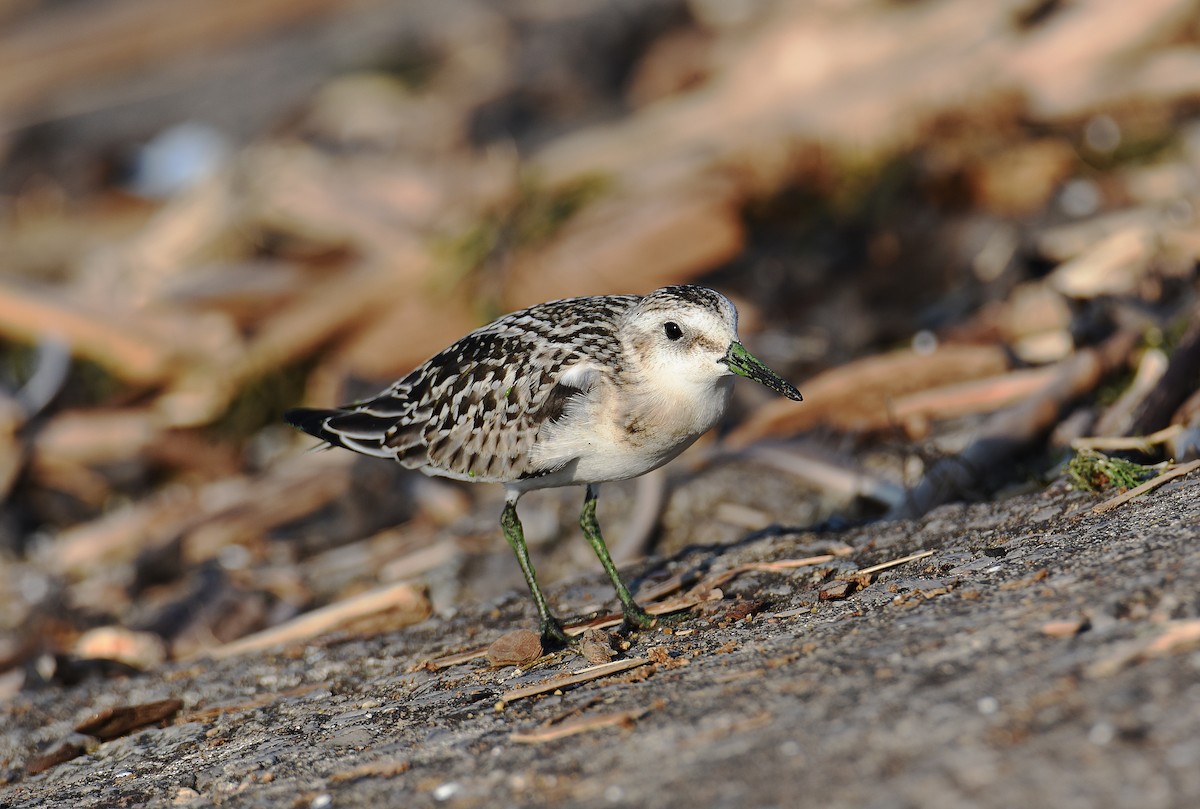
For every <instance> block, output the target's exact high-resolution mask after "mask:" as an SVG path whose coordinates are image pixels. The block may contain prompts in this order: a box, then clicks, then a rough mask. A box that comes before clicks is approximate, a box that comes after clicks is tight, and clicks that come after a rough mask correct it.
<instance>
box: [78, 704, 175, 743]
mask: <svg viewBox="0 0 1200 809" xmlns="http://www.w3.org/2000/svg"><path fill="white" fill-rule="evenodd" d="M182 707H183V700H180V699H175V698H171V699H162V700H158V701H157V702H143V703H141V704H139V705H121V706H119V707H116V708H106V709H104V710H103V711H100V712H99V713H96V714H93V715H92V716H89V717H88V718H87V719H85V720H83V721H82V722H80V723H79V724H78V725H76V726H75V732H76V733H83V734H86V735H88V736H95V737H96V738H97V739H100V740H101V741H105V742H106V741H109V740H110V739H116V738H118V737H120V736H124V735H126V734H127V733H132V732H133V731H135V730H140V729H141V728H144V727H148V726H150V725H156V724H158V723H159V722H164V721H166V720H168V719H170V718H171V717H173V716H174V715H175V714H177V713H179V709H180V708H182Z"/></svg>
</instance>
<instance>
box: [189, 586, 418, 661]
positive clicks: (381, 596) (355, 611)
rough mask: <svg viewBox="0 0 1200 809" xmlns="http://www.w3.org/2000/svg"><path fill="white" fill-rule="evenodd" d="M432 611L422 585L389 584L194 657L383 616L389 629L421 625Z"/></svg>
mask: <svg viewBox="0 0 1200 809" xmlns="http://www.w3.org/2000/svg"><path fill="white" fill-rule="evenodd" d="M432 612H433V605H432V604H431V603H430V602H429V597H428V596H427V595H426V594H425V591H424V589H423V588H420V587H416V586H414V585H412V584H405V583H400V584H389V585H387V586H385V587H379V588H377V589H375V590H372V591H370V592H368V593H363V594H361V595H357V596H353V597H351V598H347V599H344V600H342V601H339V602H337V603H335V604H330V605H329V606H327V607H322V608H320V609H316V610H313V611H311V612H307V613H305V614H303V615H301V616H299V617H297V618H294V619H292V620H291V621H288V622H287V623H284V624H280V625H279V626H273V627H271V628H270V629H265V630H263V631H262V632H256V633H255V634H253V635H247V636H246V637H244V638H239V639H237V640H235V641H233V642H232V643H226V644H224V645H223V646H218V647H216V648H215V649H209V650H206V651H200V652H197V653H195V654H194V655H192V656H193V657H200V656H204V657H211V658H215V659H218V660H219V659H222V658H226V657H233V656H235V655H240V654H248V653H250V652H259V651H263V650H264V649H271V648H276V647H284V646H288V645H292V644H299V643H304V642H306V641H309V640H311V639H313V638H315V637H317V636H319V635H324V634H326V633H329V632H332V631H334V630H336V629H338V628H340V627H343V626H346V625H348V624H352V623H354V622H356V621H361V620H363V619H365V618H376V617H378V618H382V619H384V620H386V622H387V625H388V628H389V629H398V628H400V627H405V626H412V625H413V624H418V623H420V622H421V621H424V620H425V619H426V618H428V617H429V616H430V614H432Z"/></svg>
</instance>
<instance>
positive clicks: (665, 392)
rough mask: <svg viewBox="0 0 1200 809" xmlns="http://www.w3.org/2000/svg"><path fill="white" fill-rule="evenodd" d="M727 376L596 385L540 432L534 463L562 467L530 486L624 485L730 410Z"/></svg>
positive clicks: (669, 456)
mask: <svg viewBox="0 0 1200 809" xmlns="http://www.w3.org/2000/svg"><path fill="white" fill-rule="evenodd" d="M731 389H732V379H730V378H729V377H725V378H721V379H716V380H712V381H706V382H704V383H702V384H686V383H685V384H674V385H669V386H667V385H655V384H640V385H635V386H628V385H626V386H621V387H618V386H616V385H613V384H602V385H597V386H596V387H594V388H593V389H592V390H591V391H589V393H588V395H587V396H584V397H580V398H579V399H578V400H576V401H575V402H573V403H572V404H571V405H570V406H569V407H568V409H567V411H566V412H565V413H564V415H563V418H562V419H560V420H559V421H557V422H555V423H553V424H548V425H546V426H545V427H544V428H543V430H542V432H540V433H539V434H538V440H537V442H536V444H535V446H534V449H533V460H534V461H535V463H537V464H538V465H542V464H545V465H548V466H555V467H559V466H561V467H562V471H561V472H560V473H559V474H551V475H548V476H547V477H546V478H541V479H539V480H538V481H537V482H536V483H535V482H534V481H530V483H531V484H533V485H531V486H530V488H535V487H536V488H540V487H542V486H568V485H573V484H577V483H601V482H604V481H611V480H626V479H628V478H633V477H637V476H638V475H642V474H645V473H646V472H649V471H651V470H652V469H657V468H658V467H660V466H662V465H663V464H665V463H667V462H668V461H670V460H671V459H673V458H675V457H676V456H677V455H679V453H681V452H683V451H684V450H685V449H687V448H688V447H689V446H691V444H692V443H693V442H694V441H695V440H696V439H697V438H699V437H700V436H701V435H703V434H704V433H706V432H707V431H708V430H710V429H711V428H712V427H713V426H714V425H715V424H716V423H717V421H718V420H719V419H720V418H721V416H722V415H723V414H724V412H725V408H726V405H727V404H728V402H729V393H730V390H731Z"/></svg>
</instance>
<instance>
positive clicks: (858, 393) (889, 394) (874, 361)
mask: <svg viewBox="0 0 1200 809" xmlns="http://www.w3.org/2000/svg"><path fill="white" fill-rule="evenodd" d="M1008 365H1009V360H1008V355H1007V354H1006V353H1005V352H1004V350H1003V349H1001V348H999V347H996V346H953V345H947V346H942V347H940V348H938V349H937V350H935V351H933V352H931V353H928V354H918V353H917V352H915V351H910V350H904V351H896V352H893V353H890V354H883V355H879V356H875V357H867V358H865V359H861V360H857V361H855V362H851V363H848V364H846V365H843V366H839V367H837V368H833V369H831V370H829V371H826V372H824V373H822V374H819V375H817V376H815V377H813V378H812V379H810V380H808V381H807V382H805V383H804V384H802V385H801V386H800V388H801V389H802V390H803V392H804V406H803V407H796V406H795V405H794V404H793V403H790V402H789V403H786V404H790V405H791V406H790V407H788V406H784V405H782V404H781V403H780V402H778V401H770V402H768V403H767V404H765V405H763V406H762V407H760V408H759V409H758V410H757V411H755V412H754V413H753V414H752V415H751V416H750V417H749V418H748V419H746V421H745V422H744V423H743V424H741V425H740V426H738V427H737V428H735V429H734V430H733V431H732V432H731V433H730V434H729V436H728V437H727V439H726V443H727V444H728V446H730V447H734V448H738V447H744V446H746V445H748V444H751V443H753V442H754V441H757V440H759V439H761V438H765V437H767V436H780V435H792V434H795V433H798V432H802V431H803V430H807V429H811V428H812V427H815V426H816V425H818V424H829V425H831V426H833V427H835V428H838V429H842V430H878V429H883V428H886V427H889V426H891V425H893V424H894V423H895V416H894V413H893V410H892V405H893V402H894V400H895V399H896V398H897V397H900V396H905V395H908V394H912V393H915V392H917V391H922V390H927V389H930V388H937V387H940V386H942V385H946V384H951V383H959V382H965V381H967V380H971V379H980V378H983V377H988V376H993V375H995V374H999V373H1002V372H1004V371H1007V370H1008Z"/></svg>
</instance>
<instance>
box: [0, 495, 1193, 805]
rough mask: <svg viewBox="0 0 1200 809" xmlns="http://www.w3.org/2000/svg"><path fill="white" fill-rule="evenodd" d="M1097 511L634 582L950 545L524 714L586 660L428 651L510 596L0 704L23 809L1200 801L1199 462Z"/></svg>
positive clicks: (978, 515) (518, 597) (631, 656)
mask: <svg viewBox="0 0 1200 809" xmlns="http://www.w3.org/2000/svg"><path fill="white" fill-rule="evenodd" d="M1097 501H1098V498H1097V497H1096V496H1094V495H1089V494H1083V493H1078V492H1071V491H1068V490H1067V488H1066V487H1065V486H1064V485H1063V484H1061V483H1059V484H1055V485H1053V486H1051V487H1050V488H1049V489H1047V490H1045V491H1044V492H1040V493H1036V494H1029V495H1022V496H1019V497H1016V498H1013V499H1010V500H1006V501H1003V502H999V503H992V504H977V505H969V506H964V505H953V506H947V507H943V508H940V509H938V510H937V511H935V512H933V513H932V514H931V515H929V516H928V517H926V518H924V519H922V520H919V521H915V522H894V523H882V524H874V525H870V526H866V527H863V528H859V529H854V530H852V531H849V532H846V533H843V534H836V535H835V534H825V535H822V534H813V533H808V532H792V531H787V530H779V531H767V532H763V533H760V534H758V535H754V536H751V537H748V538H747V539H746V540H744V541H743V542H741V543H738V544H736V545H734V546H730V547H728V548H725V549H719V550H714V549H712V548H711V547H703V548H702V547H693V548H691V549H685V550H684V551H682V552H681V553H679V554H678V555H677V556H675V557H673V558H670V559H665V560H656V561H652V562H649V563H646V564H645V565H643V566H642V567H641V568H640V569H639V570H638V571H637V573H640V574H642V575H648V576H654V575H664V574H667V573H686V572H688V571H698V572H704V573H706V574H711V573H713V572H718V571H721V570H724V569H728V568H731V567H733V566H736V565H740V564H744V563H749V562H758V561H764V560H779V559H790V558H799V557H805V556H808V555H811V554H814V553H821V552H822V551H823V550H826V549H828V548H829V547H831V546H833V545H836V544H840V543H847V544H849V545H850V546H852V547H853V548H854V551H853V553H851V554H850V555H849V556H848V557H845V559H846V562H845V563H844V564H845V565H846V566H847V567H849V566H850V564H849V562H850V561H853V563H855V564H857V565H858V566H859V567H863V566H867V565H872V564H875V563H878V562H885V561H888V560H890V559H896V558H899V557H902V556H904V555H906V554H910V553H913V552H917V551H921V550H931V551H933V554H932V555H931V556H928V557H926V558H923V559H920V560H917V561H913V562H909V563H907V564H904V565H900V566H898V567H894V568H892V569H889V570H886V571H884V572H882V573H880V574H879V575H878V576H877V578H875V580H874V581H873V582H871V583H869V584H868V585H867V586H865V587H863V588H862V589H860V590H858V591H857V592H851V593H850V594H849V595H848V596H847V597H845V598H841V599H832V600H821V599H820V598H819V590H820V589H821V588H822V587H824V588H830V586H831V584H830V579H831V577H832V575H833V569H832V568H831V566H829V565H827V566H825V567H824V568H821V571H822V572H821V573H814V572H813V571H812V570H811V569H802V570H797V571H791V572H789V571H782V572H748V573H744V574H743V575H741V576H739V577H736V578H734V579H732V580H731V581H730V582H728V583H727V584H726V585H724V586H723V587H722V594H723V599H722V600H720V601H717V602H713V603H711V604H708V605H706V609H705V610H704V612H703V614H698V615H692V616H690V617H688V618H686V619H685V620H682V621H680V622H678V623H674V624H673V625H671V626H670V627H669V633H668V632H663V631H653V632H645V633H641V634H637V635H634V636H631V637H629V638H627V640H629V641H630V644H629V648H628V649H627V650H624V651H623V652H621V654H620V658H621V659H628V660H638V659H646V660H647V661H649V662H647V663H646V664H645V665H641V666H639V667H636V668H632V669H629V670H627V671H624V672H621V673H616V674H613V675H611V676H608V677H603V678H599V679H594V680H591V681H589V682H584V683H581V684H579V685H577V686H575V687H571V688H564V689H560V692H549V693H545V694H542V695H539V696H533V697H528V698H523V699H519V698H514V697H511V696H510V701H508V702H507V703H505V704H504V706H503V709H498V708H497V703H498V702H501V701H502V697H504V696H505V695H506V694H510V692H511V691H512V690H513V689H516V688H519V687H523V686H528V685H531V684H537V683H540V682H543V681H546V680H547V679H548V678H551V677H553V676H555V675H557V674H560V673H562V672H566V671H574V670H578V669H582V668H584V667H586V666H587V665H588V664H587V663H586V661H584V660H583V659H582V658H581V657H580V656H579V655H577V654H575V653H567V654H563V655H558V656H552V657H550V658H548V659H545V660H543V661H542V662H540V663H539V664H537V665H535V666H533V667H532V668H531V669H530V670H529V671H524V672H519V673H514V672H515V670H514V669H513V668H511V667H508V668H500V669H495V668H490V667H488V666H487V664H486V661H484V660H474V661H471V662H468V663H463V664H459V665H454V666H449V667H447V668H442V669H438V670H431V667H429V666H424V667H423V666H422V663H423V662H424V661H428V660H429V659H431V658H435V657H437V656H438V655H441V654H443V653H445V652H450V651H458V650H462V649H468V648H471V647H473V646H474V647H477V646H479V645H480V644H486V643H488V642H490V641H491V640H493V639H494V638H496V637H498V636H499V635H501V634H503V633H504V632H506V631H508V630H511V629H514V628H518V627H521V626H526V625H528V624H529V623H530V609H529V607H528V604H527V599H526V597H525V594H524V593H521V592H515V591H514V592H513V593H512V595H511V597H509V598H507V599H505V600H504V601H502V602H501V606H500V608H499V609H494V608H485V607H482V606H479V605H470V604H466V605H462V609H461V610H460V611H459V612H458V613H457V615H455V616H454V617H453V618H450V619H446V618H443V617H434V618H432V619H430V620H429V621H427V622H425V623H424V624H421V625H419V626H417V627H414V628H411V629H408V630H403V631H397V632H391V633H387V634H384V635H378V636H375V637H370V638H363V637H360V636H352V635H341V636H336V637H334V638H330V639H327V640H326V641H325V642H322V643H317V644H313V645H310V646H308V647H304V648H299V649H294V650H288V651H284V652H280V653H276V654H266V655H257V656H246V657H241V658H236V659H231V660H224V661H220V662H203V663H191V664H174V665H170V666H168V667H166V668H164V669H163V670H160V671H156V672H154V673H150V674H145V675H143V676H139V677H135V678H131V679H115V680H92V681H88V682H85V683H84V684H81V685H78V686H76V687H73V688H63V689H49V690H43V691H40V692H34V693H22V694H21V695H19V696H18V697H16V698H15V699H13V700H12V701H11V702H9V703H8V704H7V705H4V706H3V708H2V716H3V719H2V720H0V721H2V725H3V732H2V733H0V778H2V779H3V781H4V782H5V786H3V787H0V804H2V805H4V806H8V807H50V806H74V807H80V808H82V807H99V806H105V807H110V806H143V805H152V806H159V805H161V806H166V805H176V806H189V805H190V806H204V805H221V806H236V807H250V806H294V807H318V808H319V807H325V806H357V807H362V806H405V807H408V806H434V805H439V806H446V807H501V806H531V805H532V806H543V805H546V806H548V805H556V806H639V807H668V806H670V807H676V806H690V805H696V806H710V807H775V806H779V807H783V806H823V807H828V806H864V807H902V806H914V807H916V806H921V807H962V806H997V807H999V806H1004V807H1012V806H1022V805H1024V806H1055V807H1058V809H1068V808H1069V807H1101V806H1105V807H1107V806H1137V807H1139V809H1153V808H1154V807H1188V806H1196V805H1200V597H1198V595H1197V593H1200V586H1198V585H1200V553H1197V551H1196V542H1197V539H1200V477H1197V475H1195V474H1193V475H1192V476H1191V477H1189V478H1185V479H1182V480H1177V481H1175V482H1173V483H1169V484H1167V485H1166V486H1165V487H1163V488H1162V489H1160V490H1158V491H1156V492H1153V493H1151V494H1149V495H1147V496H1144V497H1141V498H1139V499H1136V500H1134V501H1133V502H1130V503H1128V504H1127V505H1125V506H1123V507H1121V508H1118V509H1116V510H1114V511H1111V512H1109V513H1106V514H1094V513H1093V512H1092V510H1091V507H1092V505H1094V504H1095V503H1096V502H1097ZM838 564H843V563H842V562H841V561H840V560H839V561H838V562H837V563H834V564H833V566H832V567H833V568H836V567H837V565H838ZM835 586H836V585H835ZM606 587H607V584H606V583H605V581H604V580H603V578H602V576H601V575H600V574H596V575H594V576H589V577H585V578H581V579H576V580H573V581H571V582H568V583H566V584H560V585H559V586H552V587H551V588H550V593H551V596H552V599H553V600H554V601H555V602H556V603H557V604H558V605H559V609H560V610H561V611H562V612H563V613H564V614H568V615H569V614H571V613H572V610H575V611H578V610H581V609H584V608H585V607H586V606H587V605H588V604H595V603H597V601H603V599H605V598H607V595H606V593H605V588H606ZM492 606H493V607H494V605H492ZM747 616H749V617H747ZM168 698H177V699H179V700H181V701H182V703H183V705H182V709H181V710H180V711H179V713H178V714H177V715H176V717H175V719H174V722H173V724H170V725H168V726H166V727H151V728H148V729H143V730H140V731H137V732H135V733H132V734H130V735H126V736H124V737H121V738H117V739H115V740H112V741H108V742H105V743H101V744H99V745H96V744H95V743H94V742H93V743H92V745H91V747H92V749H91V751H90V752H87V753H85V754H83V755H80V756H78V757H76V758H74V759H73V760H70V761H67V762H65V763H61V764H57V765H55V766H51V767H49V768H48V769H47V770H45V771H44V772H41V773H38V774H29V773H28V772H27V770H26V767H27V764H28V762H30V761H31V760H33V759H35V758H36V757H37V756H38V755H39V754H40V753H42V752H43V751H45V750H46V749H47V748H50V747H52V746H53V745H55V744H57V743H60V742H61V741H62V740H64V739H67V738H69V737H70V734H71V732H72V729H73V728H74V727H75V726H76V724H77V723H79V722H80V721H82V720H84V719H86V718H87V717H88V716H90V715H92V714H94V713H95V712H97V711H99V710H101V709H104V708H108V707H113V706H119V705H127V704H135V703H143V702H147V701H151V700H162V699H168ZM76 738H78V737H76Z"/></svg>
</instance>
